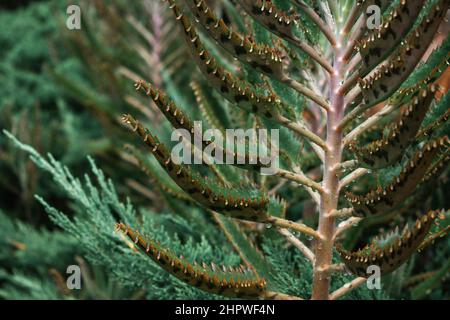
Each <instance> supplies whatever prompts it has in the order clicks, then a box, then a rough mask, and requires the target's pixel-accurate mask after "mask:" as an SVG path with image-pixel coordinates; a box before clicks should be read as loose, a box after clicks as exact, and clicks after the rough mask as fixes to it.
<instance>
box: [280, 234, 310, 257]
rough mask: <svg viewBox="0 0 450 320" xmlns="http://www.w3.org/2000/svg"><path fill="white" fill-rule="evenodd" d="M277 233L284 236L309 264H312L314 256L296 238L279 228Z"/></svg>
mask: <svg viewBox="0 0 450 320" xmlns="http://www.w3.org/2000/svg"><path fill="white" fill-rule="evenodd" d="M278 232H279V233H280V234H281V235H283V236H285V237H286V239H287V240H288V241H289V242H290V243H292V244H293V245H294V247H296V248H297V249H298V250H300V252H301V253H303V255H304V256H305V257H306V258H307V259H308V260H309V261H311V263H313V264H314V261H315V256H314V253H313V252H312V251H311V250H310V249H309V248H308V247H307V246H306V245H305V244H304V243H303V242H302V241H301V240H300V239H298V238H297V237H295V236H294V235H293V234H292V233H291V232H289V230H287V229H283V228H280V229H278Z"/></svg>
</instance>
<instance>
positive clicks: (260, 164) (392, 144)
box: [0, 0, 450, 299]
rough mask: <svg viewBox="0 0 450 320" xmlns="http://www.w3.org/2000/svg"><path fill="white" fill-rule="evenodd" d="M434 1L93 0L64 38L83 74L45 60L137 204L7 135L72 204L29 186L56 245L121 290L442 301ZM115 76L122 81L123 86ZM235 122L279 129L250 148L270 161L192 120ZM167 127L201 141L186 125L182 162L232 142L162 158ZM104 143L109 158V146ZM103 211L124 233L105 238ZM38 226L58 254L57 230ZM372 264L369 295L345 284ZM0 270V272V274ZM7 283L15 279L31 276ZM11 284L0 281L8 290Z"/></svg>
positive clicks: (215, 125)
mask: <svg viewBox="0 0 450 320" xmlns="http://www.w3.org/2000/svg"><path fill="white" fill-rule="evenodd" d="M449 2H450V1H448V0H396V1H387V0H342V1H332V0H328V1H321V0H290V1H288V0H272V1H269V0H241V1H235V0H226V1H206V0H183V1H182V0H167V1H165V2H162V3H160V2H157V1H144V2H143V3H144V6H140V5H139V4H136V3H134V4H133V5H128V2H122V1H119V0H118V1H115V2H114V5H111V6H106V5H104V4H103V3H102V1H99V0H96V1H94V2H93V6H94V7H95V9H96V11H89V14H86V15H85V16H84V18H85V20H84V21H85V23H86V22H87V24H85V25H84V27H85V29H86V30H84V32H83V33H73V34H70V33H69V38H68V40H69V41H68V43H69V44H70V45H72V46H74V48H75V50H74V52H76V53H77V55H79V57H78V58H79V59H80V61H82V62H83V63H82V64H83V67H84V68H85V70H84V72H83V73H84V78H83V79H78V78H77V77H71V76H69V75H68V74H67V73H64V72H58V71H57V70H56V71H52V74H53V76H54V78H55V79H56V80H57V81H58V82H59V83H61V84H63V85H64V86H65V87H67V88H68V89H69V90H68V91H69V93H70V92H71V93H72V95H73V98H74V99H78V101H79V102H80V104H81V105H84V106H85V107H86V108H87V109H88V110H89V111H90V112H91V113H92V114H93V115H94V117H93V118H94V119H95V120H96V123H97V124H100V125H101V127H102V128H103V129H102V130H103V131H102V132H104V134H105V136H108V135H109V136H110V137H111V138H110V141H109V143H108V144H107V148H112V149H113V150H114V155H115V156H116V157H111V154H105V153H102V154H103V158H104V159H106V161H107V162H106V163H107V164H108V170H109V171H110V172H108V174H110V175H111V176H112V179H113V180H115V184H116V185H118V183H119V185H120V188H121V189H120V191H122V192H124V191H126V190H127V188H129V187H131V188H132V189H134V190H138V191H139V192H140V194H141V195H144V198H145V199H144V200H145V201H147V202H145V201H143V199H142V198H137V199H139V201H135V200H136V199H135V198H132V201H133V204H134V205H135V206H136V204H139V205H140V207H139V210H135V209H134V206H133V205H132V204H131V201H130V200H127V202H126V203H124V202H123V201H121V200H120V198H121V195H120V192H119V194H118V193H117V192H116V190H115V188H114V186H113V183H112V181H110V180H107V179H106V178H105V176H104V174H103V173H102V171H100V170H99V169H98V167H97V166H96V165H95V164H94V162H93V161H92V160H90V162H91V166H92V171H93V173H94V175H95V177H96V181H97V184H96V183H95V182H93V181H92V180H91V178H89V177H88V176H86V178H85V180H83V181H82V180H79V179H77V178H75V177H74V176H73V175H72V174H71V173H70V172H69V170H68V169H67V168H66V167H64V166H62V165H61V164H60V163H59V162H58V161H56V160H55V159H54V158H53V157H52V156H50V157H49V158H48V159H45V158H43V157H42V156H40V155H39V154H38V152H37V151H36V150H34V149H33V148H31V147H30V146H27V145H25V144H23V143H21V142H19V141H18V140H17V139H16V138H14V137H13V136H11V135H10V134H9V133H6V134H7V135H8V136H9V137H10V138H11V139H12V140H13V141H14V142H15V144H16V145H17V146H19V147H20V148H21V149H23V150H25V151H26V152H28V153H29V154H30V155H31V159H32V161H33V162H34V163H36V164H37V166H38V167H40V168H41V169H42V170H43V171H46V172H49V173H50V174H51V175H52V176H53V179H54V183H55V184H56V185H57V186H58V188H59V189H60V191H62V192H65V193H66V194H67V195H68V196H69V198H70V201H71V202H70V204H69V206H68V207H70V208H73V210H74V214H73V216H68V215H66V214H64V213H62V212H60V211H59V210H57V209H55V208H54V207H52V206H51V205H50V204H49V203H48V202H47V201H46V200H44V199H43V198H42V197H37V199H38V200H39V202H40V203H42V204H43V205H44V207H45V209H46V211H47V212H48V214H49V216H50V218H51V219H52V221H53V222H55V223H56V224H57V225H58V226H59V227H61V228H62V229H63V230H64V231H65V233H64V234H67V233H68V234H70V237H68V238H67V239H65V241H67V242H68V244H70V246H67V247H70V248H71V250H75V248H77V249H80V248H82V249H80V250H82V255H83V256H86V258H87V260H88V261H89V262H90V263H92V264H94V265H100V266H101V268H103V269H104V270H105V272H107V274H110V275H112V276H113V280H114V283H120V285H121V286H124V287H126V288H127V289H128V288H129V289H131V290H129V291H126V293H129V292H131V293H132V294H133V297H136V296H137V297H140V296H141V295H142V294H145V297H146V298H166V299H167V298H195V299H198V298H217V295H219V296H220V297H238V298H256V299H307V298H311V299H339V298H341V297H346V298H349V299H373V298H376V299H383V298H398V297H401V298H405V297H411V298H415V299H418V298H423V297H425V296H430V297H432V298H433V297H437V298H443V297H446V296H448V288H446V286H445V285H444V284H443V283H445V279H446V278H447V276H448V273H449V271H450V263H449V262H450V260H449V258H448V249H449V248H450V245H449V239H448V238H444V237H445V236H446V235H447V233H448V230H449V228H450V227H449V223H450V217H449V212H448V211H447V210H446V209H444V208H448V200H446V193H448V192H447V191H446V190H448V183H449V182H448V166H447V161H448V159H449V154H448V152H449V144H450V142H449V139H448V137H447V135H448V128H449V127H448V116H449V113H448V99H449V94H448V92H447V89H448V87H446V86H444V85H442V83H443V82H442V79H443V76H442V75H443V74H444V71H445V70H446V68H447V65H448V63H449V55H448V52H449V49H450V48H449V46H450V42H449V37H448V28H447V27H446V19H447V10H448V6H449ZM143 8H146V9H145V10H143ZM149 8H151V9H149ZM125 11H126V12H127V13H129V14H127V15H126V16H125V17H123V16H122V15H120V14H118V12H125ZM378 12H380V14H381V24H380V25H379V26H377V25H376V23H375V22H376V20H377V13H378ZM143 13H145V14H146V13H150V15H151V19H150V26H149V25H148V23H142V21H141V18H142V15H143ZM158 13H159V14H158ZM96 14H98V15H100V16H101V17H102V19H101V21H100V22H98V23H97V22H96V19H94V18H96V17H97V15H96ZM169 17H170V18H169ZM147 22H148V21H147ZM96 26H98V27H99V28H98V29H99V30H96V29H95V27H96ZM105 26H106V27H105ZM374 27H375V28H374ZM169 30H170V31H169ZM249 31H251V32H249ZM125 34H128V36H127V37H126V38H123V37H120V36H118V35H122V36H123V35H125ZM442 34H443V35H444V37H442ZM183 38H184V40H185V41H184V43H183V44H182V42H181V40H183ZM143 39H144V40H145V44H142V40H143ZM149 48H150V49H149ZM171 52H172V53H173V54H171ZM187 52H189V53H190V59H185V58H183V55H185V54H187ZM124 76H125V78H126V80H127V81H123V79H124ZM140 77H142V78H145V77H148V79H146V80H148V81H149V82H148V81H145V80H139V78H140ZM130 78H131V79H133V80H136V83H135V89H136V90H137V91H139V92H140V93H142V94H141V95H137V94H135V93H131V92H130V90H129V87H131V86H130V85H129V81H128V80H129V79H130ZM187 83H188V84H189V86H188V85H186V84H187ZM163 89H164V90H163ZM148 100H150V101H148ZM147 103H150V104H151V107H150V108H148V107H147ZM130 106H132V107H134V110H135V111H133V113H135V115H134V116H132V115H131V114H128V113H127V114H125V115H123V117H122V122H123V124H124V125H125V126H127V127H128V128H131V129H132V130H131V131H132V132H134V133H135V135H137V136H138V137H140V138H141V139H142V141H143V145H142V146H139V147H137V146H132V145H131V142H132V140H131V139H130V138H129V137H128V136H127V135H124V134H123V133H124V132H126V131H124V130H123V128H121V127H120V126H118V121H117V120H118V116H119V113H120V112H128V110H130V109H131V108H130ZM158 109H159V110H158ZM124 110H127V111H124ZM130 113H131V112H130ZM161 114H162V115H164V117H165V119H167V120H168V121H164V122H162V123H161V121H160V117H161ZM194 119H195V120H203V122H202V127H203V128H199V127H198V126H197V125H196V123H195V122H194ZM167 122H168V123H169V124H170V125H168V123H167ZM147 124H148V126H147ZM99 127H100V126H99ZM146 127H148V128H151V130H149V129H147V128H146ZM242 128H258V129H267V130H268V131H270V130H274V129H276V130H278V132H279V141H278V143H277V144H275V143H267V144H266V145H263V146H262V148H263V149H265V150H266V151H271V152H272V153H273V152H278V153H279V155H280V159H279V165H278V166H277V167H276V168H275V169H274V170H272V171H270V175H266V174H265V173H267V171H266V169H268V168H267V167H268V166H269V165H268V162H267V159H265V158H264V157H262V156H261V155H260V153H256V154H255V153H254V150H253V149H252V148H251V146H250V144H252V143H253V144H256V141H249V143H248V145H247V146H246V148H244V149H239V148H236V147H235V146H232V147H231V146H228V145H227V146H222V145H221V144H220V143H219V141H218V140H217V138H216V136H214V137H203V129H215V132H217V133H218V135H219V134H223V135H225V132H226V130H227V129H242ZM174 129H185V130H187V132H189V133H192V134H193V136H196V135H200V136H202V137H203V141H202V143H201V145H200V146H199V145H196V144H195V143H194V142H195V141H194V140H190V141H189V137H188V139H187V140H188V142H190V143H191V146H190V148H189V150H190V152H192V154H193V155H194V157H195V155H196V154H198V152H199V151H200V152H202V151H203V152H204V153H206V152H207V151H209V152H211V151H213V152H212V153H214V156H217V155H220V156H222V157H223V158H225V157H227V156H230V155H231V158H232V159H233V160H234V161H232V163H233V164H228V165H220V164H217V163H214V162H212V163H210V162H206V163H205V162H204V163H201V164H198V165H188V164H183V163H179V162H175V161H174V159H173V158H172V153H171V148H172V147H173V146H174V143H173V142H174V141H171V139H169V137H170V135H171V134H172V132H173V130H174ZM120 130H122V131H120ZM213 138H214V139H213ZM191 139H192V137H191ZM249 140H251V139H249ZM177 142H178V141H177ZM123 144H126V150H127V151H128V152H129V154H128V155H125V154H124V153H123V151H122V150H119V149H118V148H121V147H122V145H123ZM260 147H261V146H260ZM144 148H145V149H144ZM199 149H200V150H199ZM172 150H174V149H172ZM258 151H259V150H258ZM117 154H119V155H121V156H122V158H124V159H127V160H129V162H131V163H133V164H135V165H136V166H137V167H139V168H140V169H142V171H143V172H144V173H145V174H146V177H145V178H144V177H142V176H138V175H136V173H135V171H136V170H134V168H133V167H132V166H131V165H129V164H128V163H126V164H125V165H124V164H121V167H120V169H118V168H119V167H118V164H117V161H116V159H117ZM130 155H131V156H130ZM238 159H244V160H245V161H244V162H245V163H240V164H239V162H238V161H237V160H238ZM127 167H128V168H127ZM130 169H133V170H130ZM130 172H134V175H133V176H132V177H129V176H128V175H129V174H130ZM123 178H125V179H123ZM148 178H149V179H150V181H151V184H148V183H147V185H145V183H146V181H145V179H148ZM122 179H123V180H124V181H125V182H126V184H125V183H122ZM130 182H131V183H130ZM125 185H126V186H125ZM430 190H433V192H430ZM4 220H5V221H9V220H8V219H7V218H5V219H4ZM114 224H115V226H116V230H118V231H122V232H123V233H124V234H125V235H126V237H124V236H123V234H122V233H120V232H117V233H113V232H112V229H113V227H114ZM402 225H404V226H405V227H404V228H403V227H402V229H401V230H399V226H402ZM2 226H3V225H2ZM23 228H25V227H20V228H19V229H23ZM3 229H4V230H5V231H4V233H5V234H8V235H11V238H12V237H13V236H12V235H13V234H14V233H17V230H16V229H15V228H14V226H13V224H12V223H7V224H4V226H3ZM144 234H145V235H144ZM43 237H47V234H46V233H45V232H43V233H42V234H41V233H38V232H29V236H28V237H25V236H24V237H23V238H24V242H27V241H29V242H31V239H38V240H33V241H35V242H39V243H42V242H44V241H45V239H44V240H43V239H42V238H43ZM48 237H50V239H51V241H49V242H50V243H52V245H53V246H54V247H55V248H57V250H58V252H59V251H61V252H64V251H63V248H61V246H60V244H58V243H61V241H60V240H59V239H60V237H61V233H59V232H58V233H56V232H55V233H54V235H52V236H48ZM53 238H55V239H53ZM437 241H439V244H440V245H437V246H431V244H434V243H435V242H437ZM8 243H9V242H8ZM14 243H16V242H14ZM27 243H28V242H27ZM63 247H65V245H64V246H63ZM35 250H38V248H36V249H35ZM39 250H40V249H39ZM138 251H141V253H142V254H137V252H138ZM33 252H34V251H33ZM38 252H39V251H38ZM70 253H71V252H70ZM1 258H2V257H0V259H1ZM50 258H51V257H50ZM50 258H49V261H48V262H46V265H47V264H48V265H52V259H50ZM148 258H150V259H148ZM5 259H6V258H5ZM199 259H201V260H203V261H204V262H203V263H200V264H198V263H197V262H196V261H198V260H199ZM21 263H22V264H24V265H26V262H25V261H23V262H21ZM239 263H242V264H241V265H239ZM219 265H222V266H219ZM158 266H159V267H160V268H158ZM373 270H378V271H379V273H380V275H381V276H382V288H381V290H373V291H372V290H368V289H367V288H364V287H365V286H362V284H365V283H366V282H367V281H368V279H367V278H368V277H371V276H372V273H371V272H372V271H373ZM39 272H40V273H41V272H42V270H40V271H39ZM168 274H171V275H172V276H169V275H168ZM8 275H9V273H7V272H4V271H3V270H0V277H1V278H0V280H1V279H2V278H3V279H6V278H7V276H8ZM374 275H375V277H376V276H377V274H374ZM13 278H14V281H15V282H17V283H19V284H21V285H22V287H24V286H25V287H27V288H28V287H32V286H35V283H37V282H38V280H37V279H35V278H30V280H29V281H25V280H26V277H25V276H23V275H22V274H21V273H19V274H15V276H14V277H13ZM371 278H372V277H371ZM24 283H25V285H24ZM44 286H45V288H46V291H45V296H49V297H54V296H58V294H57V293H55V289H54V287H55V285H54V284H52V283H50V284H49V283H44V285H43V287H44ZM100 286H102V285H100ZM59 287H61V286H59ZM11 288H12V289H11V290H10V291H7V290H3V292H2V291H0V295H3V296H14V297H15V296H19V295H20V294H21V293H20V292H18V291H16V289H15V287H14V285H11ZM436 288H439V290H434V289H436ZM198 289H200V290H198ZM433 290H434V294H435V296H432V295H431V294H432V292H433ZM94 291H95V293H97V294H98V292H99V291H100V290H94ZM141 291H143V293H142V292H141ZM405 292H407V293H405ZM69 295H70V294H69ZM88 295H89V296H90V295H95V294H94V293H91V294H89V293H88ZM103 295H108V296H109V295H112V294H109V293H105V294H103ZM33 296H38V295H37V294H34V295H33ZM66 296H67V293H66Z"/></svg>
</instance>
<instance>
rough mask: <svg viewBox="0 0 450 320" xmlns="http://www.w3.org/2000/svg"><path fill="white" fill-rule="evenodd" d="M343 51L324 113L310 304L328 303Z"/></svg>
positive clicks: (339, 150) (339, 156) (338, 53)
mask: <svg viewBox="0 0 450 320" xmlns="http://www.w3.org/2000/svg"><path fill="white" fill-rule="evenodd" d="M342 51H343V50H342V49H341V48H340V47H339V43H338V47H337V48H336V50H335V52H336V54H335V60H334V64H333V69H334V73H333V74H331V76H330V94H329V97H330V101H331V108H330V109H329V110H328V111H327V139H326V151H325V161H324V169H323V171H324V172H323V189H324V192H323V193H322V195H321V199H320V216H319V228H318V233H319V235H320V239H317V242H316V248H315V251H316V253H315V256H316V260H315V264H314V276H313V278H314V279H313V292H312V299H313V300H327V299H329V289H330V273H329V270H328V268H329V266H330V265H331V264H332V258H333V247H334V232H335V218H333V217H330V216H329V213H331V212H332V211H333V210H335V209H337V206H338V199H339V178H338V175H337V170H338V166H339V164H340V163H341V159H342V130H341V129H340V128H339V126H338V124H339V123H340V121H341V120H342V118H343V114H344V95H343V94H342V93H340V90H339V89H340V86H341V81H342V80H343V71H342V67H343V62H342V61H343V59H342V55H343V52H342Z"/></svg>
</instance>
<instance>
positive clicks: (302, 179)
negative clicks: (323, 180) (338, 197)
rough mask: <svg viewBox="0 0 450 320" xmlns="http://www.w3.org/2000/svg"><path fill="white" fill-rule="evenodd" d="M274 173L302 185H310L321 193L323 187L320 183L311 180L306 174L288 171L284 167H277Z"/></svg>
mask: <svg viewBox="0 0 450 320" xmlns="http://www.w3.org/2000/svg"><path fill="white" fill-rule="evenodd" d="M275 175H277V176H279V177H281V178H285V179H288V180H291V181H294V182H297V183H299V184H302V185H304V186H307V187H310V188H312V189H314V190H317V191H318V192H319V193H323V192H324V191H323V188H322V186H321V185H320V183H317V182H315V181H314V180H311V179H310V178H308V177H307V176H305V175H303V174H299V173H295V172H290V171H287V170H284V169H277V171H276V173H275Z"/></svg>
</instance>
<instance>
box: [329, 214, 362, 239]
mask: <svg viewBox="0 0 450 320" xmlns="http://www.w3.org/2000/svg"><path fill="white" fill-rule="evenodd" d="M361 220H362V218H358V217H351V218H349V219H347V220H345V221H342V222H341V223H340V224H339V225H338V227H337V229H336V232H335V233H334V236H333V238H334V240H336V239H337V237H339V236H340V235H341V234H342V233H343V232H345V231H346V230H348V229H350V228H351V227H353V226H354V225H357V224H358V223H359V222H360V221H361Z"/></svg>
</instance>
